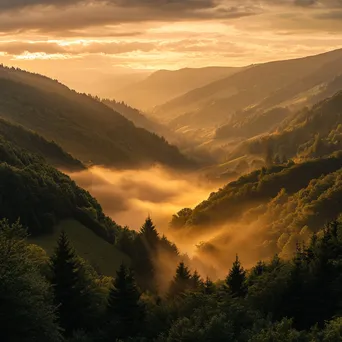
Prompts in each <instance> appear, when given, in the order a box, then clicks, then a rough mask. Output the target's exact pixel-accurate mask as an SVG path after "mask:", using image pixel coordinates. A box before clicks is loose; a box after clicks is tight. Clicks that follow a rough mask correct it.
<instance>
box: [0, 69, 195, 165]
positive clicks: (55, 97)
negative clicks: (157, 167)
mask: <svg viewBox="0 0 342 342" xmlns="http://www.w3.org/2000/svg"><path fill="white" fill-rule="evenodd" d="M0 70H1V72H0V89H1V92H0V116H1V117H2V118H4V119H6V120H8V121H10V122H13V123H16V124H20V125H23V126H24V127H25V128H28V129H31V130H33V131H36V132H37V133H38V134H40V135H42V136H43V137H44V138H46V139H48V140H54V141H56V142H57V143H58V144H60V146H61V147H62V148H63V149H64V150H66V151H67V152H69V153H71V154H72V155H73V156H74V157H76V158H78V159H79V160H81V161H82V162H87V163H88V162H91V163H95V164H105V165H115V166H120V167H123V166H131V167H132V166H137V165H142V164H151V163H162V164H166V165H169V166H175V167H189V166H191V162H189V161H188V160H187V158H185V157H184V156H183V155H182V154H181V153H180V152H179V151H178V149H177V148H176V147H174V146H172V145H170V144H168V143H167V142H166V141H165V139H164V138H162V137H159V136H157V135H156V134H153V133H150V132H148V131H146V130H145V129H142V128H137V127H135V126H134V124H133V123H132V122H130V121H129V120H127V119H126V118H124V117H123V116H121V115H120V114H118V113H117V112H115V111H113V110H112V109H110V108H109V107H107V106H106V105H104V104H102V103H100V102H99V101H96V100H94V99H93V98H91V97H89V96H86V95H82V94H77V93H76V92H73V91H71V90H69V89H68V88H67V87H65V86H63V85H61V84H59V83H58V82H55V81H52V80H50V79H48V78H45V77H41V76H39V75H33V74H30V73H25V72H23V71H21V70H15V69H7V68H4V67H1V68H0Z"/></svg>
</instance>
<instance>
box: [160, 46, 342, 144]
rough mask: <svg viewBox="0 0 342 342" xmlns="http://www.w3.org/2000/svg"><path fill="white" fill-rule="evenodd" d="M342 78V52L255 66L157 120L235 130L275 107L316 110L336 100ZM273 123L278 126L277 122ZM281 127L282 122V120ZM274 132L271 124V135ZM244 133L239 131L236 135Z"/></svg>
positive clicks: (164, 110)
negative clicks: (322, 103)
mask: <svg viewBox="0 0 342 342" xmlns="http://www.w3.org/2000/svg"><path fill="white" fill-rule="evenodd" d="M341 72H342V50H335V51H332V52H328V53H325V54H321V55H316V56H311V57H305V58H300V59H294V60H285V61H278V62H269V63H265V64H259V65H254V66H251V67H249V68H247V69H245V70H242V71H240V72H238V73H236V74H234V75H231V76H228V77H226V78H224V79H221V80H218V81H216V82H213V83H211V84H208V85H207V86H204V87H201V88H199V89H195V90H192V91H190V92H188V93H187V94H185V95H183V96H181V97H178V98H176V99H174V100H172V101H169V102H168V103H165V104H164V105H161V106H160V107H158V108H157V109H156V115H158V116H163V117H164V118H165V119H167V120H168V121H171V122H172V126H176V127H179V126H190V127H197V128H203V127H208V126H210V127H212V128H215V127H218V126H221V125H223V124H231V123H233V125H232V126H234V121H235V126H238V127H240V126H241V125H242V124H243V121H244V120H246V116H249V117H250V119H249V120H251V118H252V117H253V116H254V117H255V116H257V115H264V113H265V112H268V111H270V110H272V109H274V108H275V107H283V108H286V107H289V108H290V109H292V110H297V109H298V108H301V107H303V106H305V105H307V104H313V103H314V101H315V100H314V98H317V99H319V98H320V99H322V98H323V97H324V95H326V96H329V95H332V94H333V92H330V93H329V91H331V90H332V91H333V89H335V91H336V87H335V86H333V84H334V79H335V78H336V76H338V75H340V74H341ZM329 83H330V86H328V84H329ZM335 83H336V81H335ZM320 93H322V94H323V95H320ZM234 115H235V116H234ZM239 115H241V116H242V121H241V123H240V122H239ZM232 116H233V121H232V122H231V119H232ZM271 122H273V123H274V119H271ZM276 122H280V121H279V119H278V121H276ZM269 128H270V124H267V125H266V126H265V129H266V131H267V130H268V129H269ZM238 133H239V131H238V130H237V131H236V133H235V134H234V135H236V134H238ZM223 136H224V137H226V138H229V137H230V131H227V134H223V132H221V134H220V137H221V138H222V137H223Z"/></svg>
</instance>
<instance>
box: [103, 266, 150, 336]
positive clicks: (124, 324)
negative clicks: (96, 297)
mask: <svg viewBox="0 0 342 342" xmlns="http://www.w3.org/2000/svg"><path fill="white" fill-rule="evenodd" d="M140 297H141V293H140V291H139V289H138V287H137V284H136V282H135V279H134V275H133V272H132V270H129V269H128V268H127V267H126V266H125V265H124V264H122V265H121V267H120V269H119V270H118V271H117V274H116V277H115V279H114V280H113V285H112V288H111V289H110V293H109V297H108V305H107V311H106V314H107V321H108V325H107V338H108V341H113V340H115V339H126V338H129V337H136V336H138V335H139V334H141V333H142V331H143V328H144V323H145V322H144V321H145V306H144V304H143V303H142V302H141V301H140Z"/></svg>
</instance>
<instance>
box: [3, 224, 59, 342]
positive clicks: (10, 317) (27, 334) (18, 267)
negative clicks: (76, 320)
mask: <svg viewBox="0 0 342 342" xmlns="http://www.w3.org/2000/svg"><path fill="white" fill-rule="evenodd" d="M25 239H26V232H25V230H24V229H23V228H22V226H21V225H20V224H19V223H15V224H12V225H10V224H9V223H8V221H6V220H2V221H0V341H6V342H19V341H21V342H33V341H36V342H46V341H49V342H50V341H51V342H58V341H61V340H62V338H61V334H60V329H59V326H58V324H57V323H56V318H57V317H56V313H55V307H54V305H53V297H52V292H51V288H50V286H49V284H48V283H47V281H46V280H45V279H44V278H43V276H42V275H41V274H40V273H39V269H38V267H37V265H35V263H34V262H33V261H32V258H31V256H30V253H31V251H30V249H29V248H28V245H27V244H26V241H25Z"/></svg>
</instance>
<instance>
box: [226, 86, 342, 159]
mask: <svg viewBox="0 0 342 342" xmlns="http://www.w3.org/2000/svg"><path fill="white" fill-rule="evenodd" d="M341 107H342V93H341V92H338V93H336V94H335V95H333V96H332V97H330V98H327V99H325V100H323V101H321V102H319V103H317V104H315V105H314V106H312V108H304V109H303V110H301V111H299V112H296V113H295V114H292V115H290V116H289V117H288V118H287V119H286V120H284V121H283V122H282V123H281V125H279V126H278V128H277V131H276V132H274V133H273V134H266V135H264V136H262V137H259V138H255V139H251V140H247V141H246V142H243V143H242V144H241V145H238V146H237V147H236V149H235V150H233V151H232V152H231V154H230V155H229V156H228V158H229V159H234V158H236V157H238V156H241V155H245V154H252V155H267V154H268V157H269V158H271V159H277V160H283V159H284V158H285V159H286V158H290V157H291V158H293V157H297V158H302V159H303V158H310V157H322V156H326V155H329V154H330V153H332V152H334V151H339V150H341V147H342V145H341V124H342V119H341V112H340V109H341Z"/></svg>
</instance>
